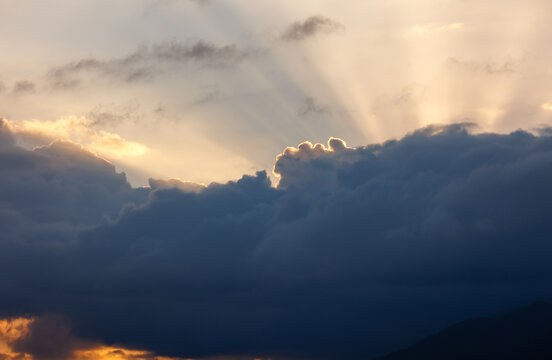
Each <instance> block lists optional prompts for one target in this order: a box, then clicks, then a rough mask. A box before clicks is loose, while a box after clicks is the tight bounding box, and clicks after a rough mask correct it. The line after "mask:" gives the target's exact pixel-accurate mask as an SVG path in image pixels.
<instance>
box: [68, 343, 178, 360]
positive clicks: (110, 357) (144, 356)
mask: <svg viewBox="0 0 552 360" xmlns="http://www.w3.org/2000/svg"><path fill="white" fill-rule="evenodd" d="M130 359H133V360H177V359H176V358H168V357H162V356H155V355H154V354H153V353H151V352H149V351H140V350H128V349H124V348H120V347H113V346H98V347H96V348H93V349H86V350H76V351H75V352H74V353H73V357H71V359H69V360H130ZM182 360H184V359H182Z"/></svg>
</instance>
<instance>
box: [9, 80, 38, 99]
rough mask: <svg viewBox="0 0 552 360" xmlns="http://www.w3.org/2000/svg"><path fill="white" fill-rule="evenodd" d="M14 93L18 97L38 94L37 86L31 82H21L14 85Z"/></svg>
mask: <svg viewBox="0 0 552 360" xmlns="http://www.w3.org/2000/svg"><path fill="white" fill-rule="evenodd" d="M12 92H13V93H14V94H16V95H21V94H29V93H34V92H36V85H35V83H33V82H32V81H29V80H21V81H18V82H16V83H15V84H14V85H13V90H12Z"/></svg>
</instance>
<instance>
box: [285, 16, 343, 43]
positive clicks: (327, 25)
mask: <svg viewBox="0 0 552 360" xmlns="http://www.w3.org/2000/svg"><path fill="white" fill-rule="evenodd" d="M342 28H343V25H341V24H339V23H338V22H336V21H335V20H332V19H330V18H328V17H325V16H311V17H309V18H307V19H306V20H304V21H302V22H301V21H297V22H294V23H293V24H291V25H290V26H289V27H288V28H287V29H286V30H285V31H284V33H283V34H282V36H281V39H282V40H285V41H301V40H305V39H307V38H310V37H313V36H316V35H318V34H320V33H325V34H328V33H332V32H335V31H337V30H340V29H342Z"/></svg>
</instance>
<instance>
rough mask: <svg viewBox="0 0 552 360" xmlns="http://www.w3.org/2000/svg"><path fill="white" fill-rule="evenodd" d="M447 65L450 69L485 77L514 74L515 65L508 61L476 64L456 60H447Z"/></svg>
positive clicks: (474, 62)
mask: <svg viewBox="0 0 552 360" xmlns="http://www.w3.org/2000/svg"><path fill="white" fill-rule="evenodd" d="M447 64H448V65H449V66H450V67H454V68H457V69H462V70H465V71H469V72H472V73H484V74H487V75H509V74H514V73H515V72H516V64H515V63H514V62H513V61H512V60H510V59H508V60H506V61H503V62H499V63H497V62H492V61H488V62H476V61H464V60H459V59H456V58H450V59H448V62H447Z"/></svg>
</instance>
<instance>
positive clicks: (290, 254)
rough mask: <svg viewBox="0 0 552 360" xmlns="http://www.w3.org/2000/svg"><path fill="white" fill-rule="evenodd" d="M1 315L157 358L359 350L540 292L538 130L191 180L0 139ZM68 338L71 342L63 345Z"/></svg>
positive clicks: (312, 149)
mask: <svg viewBox="0 0 552 360" xmlns="http://www.w3.org/2000/svg"><path fill="white" fill-rule="evenodd" d="M0 130H1V131H0V140H1V141H0V144H2V147H1V149H0V156H1V157H0V159H1V160H0V173H1V177H0V179H1V180H0V189H2V196H1V199H2V202H0V211H2V213H4V214H9V215H10V217H9V218H8V217H6V216H2V219H4V220H3V221H1V222H0V230H1V231H0V234H2V235H0V274H2V275H0V280H1V281H2V283H3V284H5V285H4V287H3V296H2V297H0V311H1V314H0V315H2V316H4V317H13V316H18V315H19V316H20V315H24V314H32V315H36V316H40V315H42V314H44V313H55V314H60V316H65V317H67V318H69V319H71V322H72V325H73V328H72V329H73V330H72V332H71V336H70V339H71V341H73V339H85V340H86V341H93V342H94V343H102V344H106V345H113V344H117V345H122V346H128V347H131V348H135V349H143V350H148V351H152V352H154V353H156V354H159V355H164V356H179V357H183V358H202V357H211V356H219V355H226V356H251V357H255V356H257V357H258V356H261V357H272V358H275V359H278V358H282V359H283V358H286V359H292V358H296V359H311V358H312V359H344V358H347V359H361V358H370V357H373V356H376V355H381V354H384V353H386V352H388V351H390V350H392V349H395V348H398V347H400V346H404V345H407V344H409V343H411V342H412V341H414V340H416V339H417V338H418V337H421V336H423V335H425V334H429V333H432V332H434V331H436V330H438V329H440V328H442V327H444V326H446V325H448V324H450V323H452V322H454V321H457V320H462V319H464V318H467V317H470V316H474V315H479V314H481V313H486V312H488V311H489V310H493V311H494V310H499V309H502V308H504V307H508V306H512V305H514V304H518V303H522V302H525V301H532V300H535V299H539V298H543V297H549V296H551V295H552V290H550V287H549V283H550V280H551V278H552V266H551V265H550V261H549V257H548V254H549V253H550V251H551V250H552V244H551V243H550V241H549V240H550V238H551V235H552V234H551V230H550V227H549V225H548V223H549V218H550V211H549V204H550V203H551V200H552V195H551V193H550V191H549V186H550V185H549V184H550V183H551V181H552V137H548V136H544V135H543V136H535V135H532V134H529V133H526V132H523V131H518V132H514V133H511V134H508V135H498V134H479V135H473V134H470V133H469V132H468V131H467V130H466V125H453V126H448V127H438V126H432V127H427V128H423V129H420V130H418V131H416V132H414V133H411V134H409V135H408V136H406V137H404V138H402V139H400V140H393V141H388V142H386V143H383V144H378V145H370V146H366V147H358V148H349V147H347V146H346V145H345V143H344V142H343V141H342V140H340V139H335V138H332V139H330V141H329V144H328V146H323V145H320V144H315V145H312V144H310V143H303V144H301V145H299V146H298V147H297V148H288V149H286V150H285V151H284V152H283V153H282V154H281V155H280V156H278V158H277V160H276V163H275V166H274V172H275V173H276V174H278V175H279V176H280V180H279V185H278V187H277V188H274V187H272V186H271V184H270V180H269V178H268V177H267V175H266V173H265V172H258V173H257V174H256V175H254V176H243V177H242V178H241V179H240V180H238V181H234V182H229V183H226V184H211V185H209V186H207V187H202V186H199V185H194V186H192V184H186V183H183V182H179V181H176V180H172V181H159V180H152V181H151V185H152V186H151V188H147V189H133V188H131V187H130V185H128V183H127V182H126V180H125V177H124V175H123V174H117V173H116V172H115V170H114V168H113V167H112V166H111V165H110V164H109V163H107V162H105V161H104V160H102V159H99V158H97V157H95V156H94V155H92V154H90V153H88V152H86V151H84V150H82V149H79V148H78V147H76V146H75V145H74V144H70V143H59V142H58V143H54V144H52V145H50V146H47V147H43V148H39V149H36V150H34V151H27V150H23V149H21V148H19V147H17V146H15V144H14V142H13V139H12V137H11V133H10V131H9V128H8V127H7V126H3V127H2V128H0ZM79 341H84V340H79Z"/></svg>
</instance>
